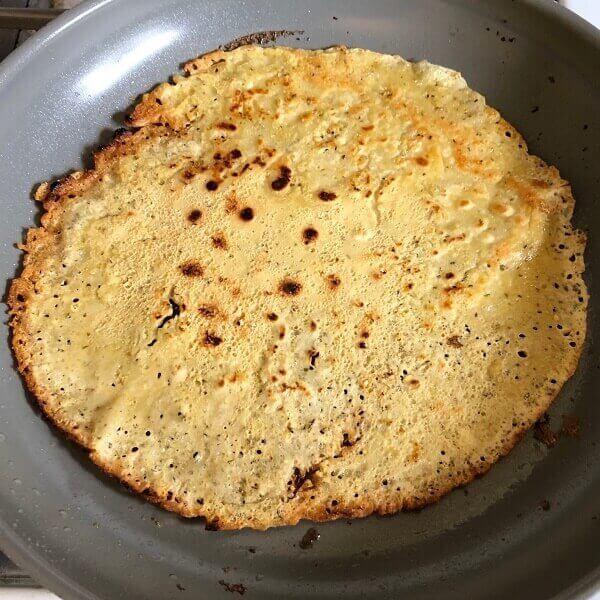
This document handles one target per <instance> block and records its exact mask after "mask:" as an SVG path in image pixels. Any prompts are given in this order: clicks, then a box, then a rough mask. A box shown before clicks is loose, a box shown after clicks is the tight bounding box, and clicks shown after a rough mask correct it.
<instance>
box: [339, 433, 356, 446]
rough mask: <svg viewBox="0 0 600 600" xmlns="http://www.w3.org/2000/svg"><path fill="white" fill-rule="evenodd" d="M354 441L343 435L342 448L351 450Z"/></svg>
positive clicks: (345, 434)
mask: <svg viewBox="0 0 600 600" xmlns="http://www.w3.org/2000/svg"><path fill="white" fill-rule="evenodd" d="M354 443H355V441H354V440H351V439H350V436H349V435H348V434H347V433H344V436H343V439H342V447H343V448H351V447H352V446H354Z"/></svg>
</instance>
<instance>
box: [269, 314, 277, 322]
mask: <svg viewBox="0 0 600 600" xmlns="http://www.w3.org/2000/svg"><path fill="white" fill-rule="evenodd" d="M278 318H279V317H278V316H277V315H276V314H275V313H269V314H268V315H267V319H269V321H277V319H278Z"/></svg>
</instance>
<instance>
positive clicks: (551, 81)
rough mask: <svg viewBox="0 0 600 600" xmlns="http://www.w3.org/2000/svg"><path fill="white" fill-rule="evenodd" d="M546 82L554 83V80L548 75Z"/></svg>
mask: <svg viewBox="0 0 600 600" xmlns="http://www.w3.org/2000/svg"><path fill="white" fill-rule="evenodd" d="M548 81H549V82H550V83H556V79H554V76H553V75H548Z"/></svg>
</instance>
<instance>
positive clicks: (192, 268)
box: [179, 260, 204, 277]
mask: <svg viewBox="0 0 600 600" xmlns="http://www.w3.org/2000/svg"><path fill="white" fill-rule="evenodd" d="M179 270H180V271H181V272H182V273H183V274H184V275H185V276H186V277H200V276H201V275H202V274H203V273H204V269H203V268H202V265H201V264H200V263H199V262H198V261H195V260H188V261H186V262H184V263H182V264H181V265H179Z"/></svg>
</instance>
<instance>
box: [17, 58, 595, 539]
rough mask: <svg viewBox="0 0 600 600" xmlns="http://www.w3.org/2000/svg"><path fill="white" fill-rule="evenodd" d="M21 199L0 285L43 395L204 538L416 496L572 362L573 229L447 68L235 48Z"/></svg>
mask: <svg viewBox="0 0 600 600" xmlns="http://www.w3.org/2000/svg"><path fill="white" fill-rule="evenodd" d="M129 125H131V128H130V129H127V130H121V131H119V132H117V134H116V136H115V139H114V141H113V142H112V143H111V144H110V145H109V146H108V147H106V148H103V149H101V150H100V151H99V152H97V153H96V155H95V165H94V168H93V169H91V170H88V171H80V172H76V173H73V174H71V175H69V176H67V177H65V178H64V179H62V180H60V181H58V182H56V183H54V184H52V185H50V184H43V185H42V186H41V187H40V189H39V190H38V193H37V198H38V199H39V200H41V201H42V202H43V204H44V208H45V211H46V212H45V214H44V216H43V217H42V226H41V227H39V228H34V229H30V230H29V232H28V233H27V239H26V243H25V244H24V245H23V246H22V248H23V250H24V252H25V265H24V269H23V272H22V273H21V276H20V277H19V278H17V279H15V280H14V282H13V284H12V287H11V290H10V295H9V305H10V308H11V314H12V318H11V325H12V331H13V340H12V343H13V348H14V351H15V355H16V358H17V362H18V366H19V369H20V371H21V373H22V374H23V376H24V378H25V380H26V382H27V385H28V387H29V389H30V390H31V391H32V392H33V394H35V396H36V398H37V399H38V401H39V403H40V405H41V407H42V409H43V411H44V413H45V414H46V415H47V416H48V417H49V418H50V420H51V421H52V422H53V423H55V424H56V425H57V426H58V427H59V428H60V429H62V430H63V431H64V432H65V433H66V434H67V435H68V436H69V437H71V438H73V439H74V440H76V441H77V442H78V443H79V444H81V445H82V446H83V447H85V448H87V449H88V450H89V454H90V458H91V459H92V460H93V461H94V462H95V463H96V464H97V465H99V466H100V467H101V468H102V469H104V470H105V471H107V472H108V473H111V474H112V475H114V476H115V477H118V478H119V479H120V480H121V481H123V482H124V483H126V484H127V485H128V486H129V487H131V488H132V489H133V490H135V491H137V492H139V493H141V494H143V495H144V496H145V497H146V498H147V499H148V500H150V501H152V502H155V503H158V504H160V505H161V506H163V507H165V508H167V509H169V510H173V511H176V512H178V513H179V514H181V515H184V516H187V517H195V516H203V517H205V518H206V520H207V523H208V524H209V526H210V527H212V528H221V529H235V528H241V527H245V526H248V527H254V528H259V529H262V528H267V527H271V526H276V525H285V524H293V523H296V522H297V521H298V520H299V519H302V518H307V519H313V520H317V521H319V520H329V519H336V518H339V517H362V516H366V515H369V514H371V513H373V512H377V513H380V514H385V513H393V512H395V511H399V510H402V509H411V508H417V507H422V506H424V505H426V504H428V503H431V502H434V501H436V500H438V499H439V498H440V497H441V496H442V495H444V494H445V493H447V492H448V491H450V490H451V489H453V488H455V487H456V486H459V485H462V484H465V483H467V482H468V481H470V480H471V479H473V478H474V477H475V476H476V475H477V474H481V473H484V472H485V471H487V470H488V469H489V468H490V466H491V465H492V464H493V463H494V462H495V461H496V460H497V459H498V458H499V457H501V456H502V455H504V454H506V453H507V452H508V451H509V450H510V449H511V448H512V447H513V446H514V445H515V443H516V442H517V441H518V440H519V439H520V438H521V436H522V435H523V434H524V433H525V432H526V431H527V429H529V428H530V427H531V425H532V424H533V423H534V422H535V421H536V420H537V419H538V418H539V417H540V415H542V414H543V413H544V412H545V411H546V409H547V408H548V406H549V405H550V403H551V402H552V400H553V399H554V397H555V396H556V395H557V394H558V392H559V391H560V389H561V387H562V385H563V384H564V382H565V381H566V380H567V379H568V378H569V377H570V376H571V375H572V374H573V372H574V370H575V368H576V365H577V362H578V359H579V356H580V353H581V350H582V345H583V342H584V337H585V328H586V307H587V292H586V288H585V284H584V282H583V279H582V272H583V270H584V263H583V257H582V253H583V250H584V245H585V236H584V234H583V233H581V232H579V231H576V230H574V229H573V227H572V226H571V223H570V219H571V215H572V211H573V207H574V200H573V197H572V194H571V190H570V188H569V186H568V184H567V182H565V181H564V180H563V179H561V177H560V175H559V173H558V171H557V170H556V169H555V168H553V167H549V166H547V165H546V164H545V163H544V162H543V161H542V160H541V159H539V158H537V157H535V156H531V155H529V154H528V152H527V146H526V144H525V142H524V140H523V139H522V137H521V136H520V135H519V134H518V133H517V131H516V130H515V129H514V128H513V127H511V126H510V125H509V124H508V123H507V122H506V121H504V120H503V119H502V118H501V117H500V115H499V113H498V112H497V111H496V110H494V109H492V108H490V107H488V106H486V103H485V100H484V98H483V97H482V96H481V95H480V94H478V93H476V92H474V91H473V90H471V89H469V87H468V86H467V84H466V83H465V81H464V79H463V78H462V77H461V75H460V74H459V73H457V72H454V71H451V70H449V69H446V68H443V67H440V66H436V65H432V64H429V63H427V62H420V63H411V62H407V61H405V60H404V59H402V58H400V57H398V56H389V55H383V54H377V53H375V52H370V51H367V50H360V49H352V50H349V49H346V48H340V47H338V48H332V49H329V50H322V51H321V50H318V51H309V50H299V49H290V48H283V47H273V48H262V47H257V46H245V47H241V48H238V49H236V50H234V51H231V52H222V51H218V52H214V53H212V54H209V55H206V56H203V57H201V58H198V59H196V60H194V61H192V62H190V63H188V64H187V65H186V66H185V76H175V78H174V80H173V82H172V83H165V84H163V85H160V86H159V87H158V88H156V89H155V90H154V91H152V92H150V93H148V94H146V95H145V96H144V97H143V99H142V101H141V102H140V103H139V104H138V105H137V106H136V108H135V109H134V110H133V113H132V114H131V117H130V119H129Z"/></svg>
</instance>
